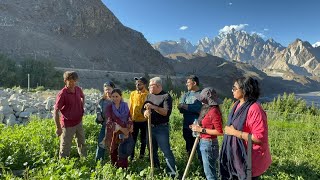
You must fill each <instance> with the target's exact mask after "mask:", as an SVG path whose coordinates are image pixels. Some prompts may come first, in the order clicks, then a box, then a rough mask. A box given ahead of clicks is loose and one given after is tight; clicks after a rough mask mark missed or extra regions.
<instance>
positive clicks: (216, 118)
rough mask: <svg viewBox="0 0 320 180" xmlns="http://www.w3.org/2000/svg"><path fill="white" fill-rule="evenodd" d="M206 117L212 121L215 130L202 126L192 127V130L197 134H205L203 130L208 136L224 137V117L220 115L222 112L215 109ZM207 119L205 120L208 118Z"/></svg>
mask: <svg viewBox="0 0 320 180" xmlns="http://www.w3.org/2000/svg"><path fill="white" fill-rule="evenodd" d="M206 117H209V118H210V121H211V122H212V124H213V126H214V127H213V128H203V127H201V126H196V125H191V127H192V130H193V131H196V132H200V133H202V132H203V129H205V131H206V134H209V135H215V136H222V135H223V130H222V116H221V113H220V110H219V109H217V108H214V109H213V110H210V111H209V112H208V114H207V115H206ZM206 117H205V118H206Z"/></svg>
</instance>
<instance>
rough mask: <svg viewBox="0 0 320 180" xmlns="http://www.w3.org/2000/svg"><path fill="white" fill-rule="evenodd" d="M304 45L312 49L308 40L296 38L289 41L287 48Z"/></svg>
mask: <svg viewBox="0 0 320 180" xmlns="http://www.w3.org/2000/svg"><path fill="white" fill-rule="evenodd" d="M298 46H299V47H304V48H307V49H313V46H312V45H311V44H310V43H309V42H308V41H302V40H301V39H299V38H297V39H296V40H295V41H294V42H292V43H290V44H289V46H288V48H294V47H298Z"/></svg>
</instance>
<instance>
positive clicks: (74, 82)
mask: <svg viewBox="0 0 320 180" xmlns="http://www.w3.org/2000/svg"><path fill="white" fill-rule="evenodd" d="M64 82H65V83H66V86H67V88H71V89H73V88H74V87H76V85H77V80H74V79H69V80H65V81H64Z"/></svg>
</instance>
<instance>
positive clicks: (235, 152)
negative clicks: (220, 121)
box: [220, 77, 271, 180]
mask: <svg viewBox="0 0 320 180" xmlns="http://www.w3.org/2000/svg"><path fill="white" fill-rule="evenodd" d="M232 93H233V97H234V98H235V99H236V100H237V101H236V102H235V104H234V106H233V108H232V110H231V112H230V113H229V116H228V122H227V125H226V126H225V129H224V132H225V135H224V137H223V143H222V149H221V151H220V175H221V179H223V180H224V179H247V177H248V176H249V177H250V176H252V179H254V180H255V179H259V177H260V176H261V175H262V174H263V173H264V172H265V171H266V170H267V169H268V168H269V166H270V165H271V155H270V149H269V142H268V123H267V115H266V113H265V111H264V110H263V109H262V106H261V105H260V103H259V102H258V98H259V96H260V88H259V83H258V81H257V80H256V79H254V78H252V77H241V78H238V79H236V80H235V82H234V85H233V87H232ZM249 134H250V135H252V138H251V139H252V144H253V147H252V149H251V151H252V156H251V158H252V161H251V162H252V171H251V175H249V174H248V173H250V171H247V168H248V162H247V159H248V157H247V145H248V139H249Z"/></svg>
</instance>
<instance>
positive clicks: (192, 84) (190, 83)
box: [186, 79, 197, 91]
mask: <svg viewBox="0 0 320 180" xmlns="http://www.w3.org/2000/svg"><path fill="white" fill-rule="evenodd" d="M186 86H187V89H188V91H191V90H195V88H196V87H197V83H196V82H195V81H193V80H192V79H188V80H187V83H186Z"/></svg>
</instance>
